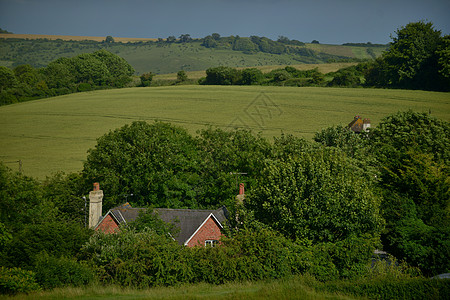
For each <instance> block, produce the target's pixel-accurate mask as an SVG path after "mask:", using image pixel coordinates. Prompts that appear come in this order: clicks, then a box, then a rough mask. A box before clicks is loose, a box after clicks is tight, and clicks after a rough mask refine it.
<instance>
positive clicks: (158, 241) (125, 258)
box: [81, 228, 192, 288]
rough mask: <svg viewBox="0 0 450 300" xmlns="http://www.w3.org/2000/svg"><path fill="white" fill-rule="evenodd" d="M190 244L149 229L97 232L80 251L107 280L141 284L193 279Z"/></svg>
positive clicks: (185, 281)
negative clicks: (189, 253) (181, 242)
mask: <svg viewBox="0 0 450 300" xmlns="http://www.w3.org/2000/svg"><path fill="white" fill-rule="evenodd" d="M187 251H188V248H186V247H184V246H180V245H178V244H177V242H175V241H174V240H172V239H171V238H170V237H168V236H161V235H158V234H156V233H155V232H154V231H152V230H150V229H148V228H147V229H145V230H143V231H142V232H135V231H132V230H129V229H127V228H122V229H121V231H120V232H119V233H117V234H109V235H105V234H101V233H97V234H95V235H94V236H92V238H91V240H90V241H89V243H87V244H86V245H85V246H84V248H83V249H82V251H81V257H83V258H84V259H87V260H88V261H89V262H90V263H92V265H94V266H96V268H97V274H98V276H99V279H100V280H101V281H103V282H105V283H111V284H118V285H121V286H134V287H139V288H144V287H149V286H168V285H176V284H179V283H188V282H191V278H192V271H191V267H190V262H189V257H188V255H187Z"/></svg>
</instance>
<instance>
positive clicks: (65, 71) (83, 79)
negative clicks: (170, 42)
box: [0, 50, 134, 105]
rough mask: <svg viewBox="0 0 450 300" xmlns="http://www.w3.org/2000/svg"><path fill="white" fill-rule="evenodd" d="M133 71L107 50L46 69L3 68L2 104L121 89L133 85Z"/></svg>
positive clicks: (0, 76) (0, 69) (0, 71)
mask: <svg viewBox="0 0 450 300" xmlns="http://www.w3.org/2000/svg"><path fill="white" fill-rule="evenodd" d="M133 73H134V69H133V68H132V67H131V65H130V64H129V63H128V62H127V61H125V60H124V59H123V58H121V57H119V56H117V55H115V54H112V53H111V52H108V51H106V50H98V51H95V52H93V53H84V54H80V55H77V56H74V57H72V58H65V57H61V58H59V59H57V60H55V61H53V62H51V63H50V64H48V66H46V67H44V68H40V69H35V68H33V67H31V66H30V65H20V66H17V67H15V68H14V69H10V68H7V67H2V66H0V104H1V105H5V104H11V103H16V102H22V101H27V100H31V99H38V98H43V97H51V96H58V95H64V94H69V93H74V92H83V91H90V90H94V89H104V88H122V87H125V86H127V85H128V84H129V83H130V82H131V81H132V77H131V76H132V75H133Z"/></svg>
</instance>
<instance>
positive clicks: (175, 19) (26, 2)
mask: <svg viewBox="0 0 450 300" xmlns="http://www.w3.org/2000/svg"><path fill="white" fill-rule="evenodd" d="M419 20H427V21H431V22H433V24H434V25H435V28H436V29H440V30H442V32H443V33H444V34H449V33H450V0H425V1H420V0H308V1H303V0H297V1H296V0H278V1H275V0H159V1H155V0H127V1H125V0H122V1H120V0H0V28H3V29H6V30H8V31H11V32H14V33H34V34H57V35H86V36H107V35H112V36H115V37H151V38H158V37H162V38H166V37H168V36H170V35H174V36H176V37H178V36H180V35H181V34H186V33H187V34H190V35H191V36H192V37H204V36H206V35H208V34H211V33H213V32H217V33H219V34H221V35H222V36H228V35H240V36H250V35H258V36H266V37H269V38H272V39H276V38H277V37H278V36H280V35H284V36H287V37H288V38H290V39H297V40H300V41H303V42H311V41H312V40H313V39H316V40H318V41H320V42H321V43H328V44H342V43H345V42H369V41H370V42H372V43H387V42H389V41H390V40H391V39H390V35H391V34H394V33H395V30H396V29H398V28H399V27H401V26H404V25H406V24H408V23H409V22H416V21H419Z"/></svg>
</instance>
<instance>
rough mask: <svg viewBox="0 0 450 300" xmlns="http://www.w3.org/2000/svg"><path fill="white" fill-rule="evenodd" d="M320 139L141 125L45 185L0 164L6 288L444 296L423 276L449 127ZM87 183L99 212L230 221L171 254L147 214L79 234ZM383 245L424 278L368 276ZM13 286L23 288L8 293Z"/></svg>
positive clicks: (390, 125) (443, 235) (442, 237)
mask: <svg viewBox="0 0 450 300" xmlns="http://www.w3.org/2000/svg"><path fill="white" fill-rule="evenodd" d="M284 71H286V72H287V73H290V74H291V73H294V72H295V70H292V69H287V70H284ZM315 140H316V142H315V143H311V142H308V141H305V140H303V139H299V138H295V137H293V136H290V135H282V136H281V137H280V138H277V139H275V141H274V143H273V144H271V143H269V142H268V141H267V140H265V139H263V138H261V137H260V136H254V135H253V134H252V133H251V132H249V131H245V130H230V131H224V130H220V129H213V128H207V129H204V130H202V131H199V132H198V135H197V136H196V137H194V136H192V135H190V134H188V132H187V131H186V130H184V129H182V128H180V127H176V126H173V125H170V124H167V123H162V122H156V123H153V124H148V123H146V122H142V121H141V122H134V123H132V124H130V125H126V126H123V127H122V128H119V129H117V130H115V131H111V132H109V133H108V134H106V135H104V136H102V137H101V138H99V139H98V142H97V145H96V147H95V148H94V149H92V150H91V151H90V152H89V155H88V158H87V161H86V163H85V167H84V170H83V172H82V173H81V174H70V175H68V176H64V175H62V174H56V175H55V176H53V177H51V178H48V179H47V180H45V181H44V182H42V183H39V182H37V181H35V180H34V179H32V178H29V177H26V176H23V175H21V174H18V173H13V172H11V171H9V170H8V169H6V168H5V167H4V166H1V169H0V171H1V172H0V208H1V210H0V211H1V214H0V217H1V218H0V234H1V235H0V242H1V243H0V254H1V256H0V257H1V259H0V266H2V274H3V273H4V274H6V275H2V277H0V279H1V281H0V282H1V283H2V285H1V288H2V289H3V290H2V292H3V293H15V292H20V291H24V292H26V291H30V290H34V289H39V288H40V287H42V288H44V289H51V288H54V287H58V286H63V285H73V286H80V285H85V284H88V283H90V282H93V280H99V281H100V282H102V283H111V284H118V285H121V286H134V287H140V288H144V287H148V286H166V285H169V286H172V285H178V284H181V283H195V282H206V283H214V284H222V283H226V282H230V281H243V280H260V279H271V278H274V279H275V278H284V277H286V276H289V275H295V274H310V275H312V276H314V277H315V278H316V279H318V280H319V281H321V282H324V283H323V284H319V283H317V286H320V288H322V289H323V290H330V291H337V290H339V291H345V292H346V293H350V294H353V295H357V296H361V295H363V296H370V294H371V293H374V294H373V295H378V296H379V297H387V298H389V297H398V296H401V297H407V298H408V297H411V295H422V293H431V292H432V293H435V294H434V295H436V297H439V296H440V295H442V294H444V293H445V291H446V289H447V285H446V284H440V283H434V282H431V281H429V280H425V279H422V278H421V277H417V276H418V274H420V271H421V272H423V273H424V274H425V275H427V276H428V275H429V276H431V275H435V274H438V273H443V272H446V271H448V269H449V265H448V260H447V258H448V257H449V249H450V247H449V244H448V243H449V242H448V241H449V240H450V234H449V231H448V228H450V226H449V219H450V218H449V214H448V211H449V210H448V207H449V190H450V189H449V186H450V184H449V181H448V178H449V176H448V175H449V174H448V157H449V155H448V149H450V147H448V146H449V145H448V144H449V125H448V123H446V122H443V121H440V120H437V119H435V118H432V117H430V116H429V115H427V114H422V113H414V112H411V111H408V112H402V113H397V114H394V115H390V116H388V117H386V118H385V119H383V121H382V122H381V123H380V125H379V126H377V127H375V128H374V129H372V130H370V132H369V133H366V134H360V135H357V134H355V133H352V132H349V131H348V130H347V129H345V128H343V127H341V126H335V127H331V128H328V129H325V130H323V131H322V132H319V133H317V134H316V137H315ZM239 173H246V175H245V176H242V175H239ZM238 180H239V181H241V180H244V181H245V182H246V196H245V199H244V201H243V204H239V203H237V202H236V201H235V199H234V195H235V194H236V192H237V187H236V182H238ZM95 181H97V182H100V185H101V186H102V189H103V190H104V192H105V198H104V202H105V203H104V204H105V205H104V208H109V207H112V206H115V205H118V204H121V203H123V202H125V200H128V201H130V202H132V203H133V204H136V205H146V206H154V207H156V206H158V207H172V208H182V207H187V208H216V207H218V206H221V205H224V204H225V205H226V206H227V207H228V208H229V209H230V211H231V212H232V214H233V215H236V216H237V217H236V218H233V219H232V220H230V223H229V226H228V228H227V229H226V232H227V238H224V239H223V240H222V241H221V243H220V244H219V245H218V246H217V247H211V248H203V247H196V248H186V247H183V246H180V245H178V244H177V243H176V242H175V241H173V240H172V239H171V238H170V237H169V235H167V232H169V231H170V230H171V228H168V226H167V225H166V224H164V223H163V222H161V221H160V220H159V219H158V218H157V216H156V215H154V214H152V213H146V214H143V215H142V216H141V219H138V221H137V222H135V223H134V224H130V226H129V227H122V230H121V231H120V232H119V233H118V234H110V235H105V234H102V233H95V234H93V235H92V232H90V231H87V230H85V229H84V228H83V227H82V224H83V213H85V212H83V205H84V202H83V200H82V195H83V194H85V193H86V192H87V190H88V189H90V186H91V184H92V182H95ZM131 194H133V196H132V197H131V196H130V195H131ZM125 197H128V198H125ZM149 211H150V210H149ZM80 212H82V213H80ZM384 223H385V227H384ZM380 237H381V238H380ZM381 246H382V247H383V249H384V250H387V251H388V252H390V253H391V254H393V255H394V256H396V257H397V258H398V259H401V260H405V261H406V262H407V263H408V264H410V265H412V266H415V267H418V268H419V269H418V270H420V271H416V270H415V269H410V268H408V267H404V264H400V265H398V266H397V264H396V263H395V261H394V262H392V267H391V266H389V265H385V266H384V267H380V265H379V264H380V263H382V262H379V263H375V264H374V263H373V262H372V264H374V265H372V267H371V257H372V254H373V250H374V249H375V248H377V247H381ZM17 267H20V268H21V269H14V268H17ZM11 272H12V273H11ZM15 276H16V277H17V276H19V277H20V278H22V279H20V280H21V281H20V282H22V283H20V284H16V285H14V284H12V282H13V279H12V278H16V277H15ZM389 276H390V277H389ZM410 277H414V278H410ZM33 278H34V279H33ZM341 279H350V280H356V283H357V284H355V285H353V286H349V285H348V284H347V283H346V282H345V281H342V282H341V281H336V280H341ZM413 283H414V284H416V285H417V286H416V287H414V288H412V287H411V285H413ZM375 290H376V292H374V291H375ZM378 296H377V297H378Z"/></svg>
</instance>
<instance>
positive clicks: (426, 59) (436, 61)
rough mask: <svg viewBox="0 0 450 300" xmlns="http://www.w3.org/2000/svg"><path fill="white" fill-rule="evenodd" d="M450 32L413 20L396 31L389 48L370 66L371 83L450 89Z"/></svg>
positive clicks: (414, 87)
mask: <svg viewBox="0 0 450 300" xmlns="http://www.w3.org/2000/svg"><path fill="white" fill-rule="evenodd" d="M448 40H449V37H448V36H444V37H442V36H441V31H439V30H436V29H434V27H433V24H432V23H431V22H428V23H426V22H423V21H420V22H416V23H409V24H407V25H406V26H404V27H402V28H400V29H398V30H397V31H396V36H394V37H393V41H392V43H391V45H390V47H389V50H388V51H387V52H386V53H384V54H383V55H382V56H381V57H380V58H378V59H376V60H375V61H374V62H373V64H372V65H371V66H370V68H369V70H368V72H367V75H366V83H367V85H370V86H377V87H391V88H404V89H423V90H434V91H449V90H450V88H449V87H450V72H449V63H450V61H449V55H448V53H449V51H450V48H449V46H450V44H449V42H448Z"/></svg>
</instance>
